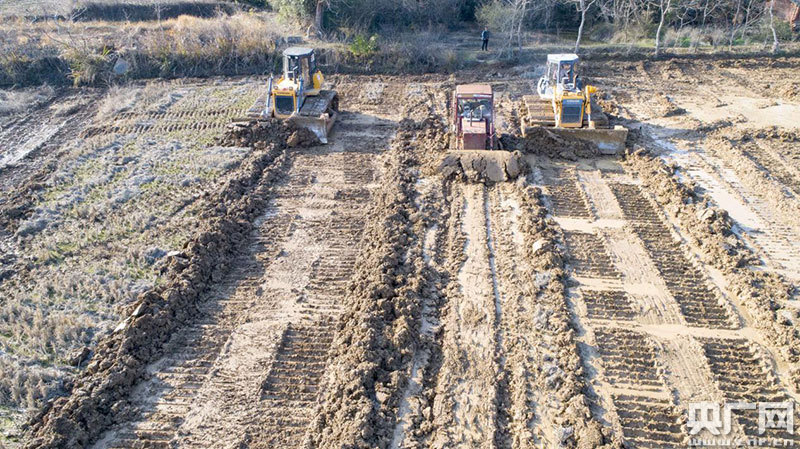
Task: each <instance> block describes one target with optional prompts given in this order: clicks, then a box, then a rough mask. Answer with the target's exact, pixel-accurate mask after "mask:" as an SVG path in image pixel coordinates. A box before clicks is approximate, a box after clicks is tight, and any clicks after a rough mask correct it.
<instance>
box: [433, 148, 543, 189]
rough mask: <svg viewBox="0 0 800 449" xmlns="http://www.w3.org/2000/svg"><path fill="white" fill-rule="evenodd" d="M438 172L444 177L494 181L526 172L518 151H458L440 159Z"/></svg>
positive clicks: (509, 178)
mask: <svg viewBox="0 0 800 449" xmlns="http://www.w3.org/2000/svg"><path fill="white" fill-rule="evenodd" d="M439 172H440V173H441V174H442V176H444V177H445V178H452V177H458V178H461V179H463V180H466V181H469V182H483V183H496V182H503V181H510V180H514V179H516V178H517V177H518V176H519V175H521V174H524V173H526V172H527V164H526V163H525V160H524V159H523V157H522V153H520V152H519V151H515V152H513V153H512V152H509V151H459V152H453V153H450V154H448V155H447V156H445V157H444V159H442V162H441V163H440V164H439Z"/></svg>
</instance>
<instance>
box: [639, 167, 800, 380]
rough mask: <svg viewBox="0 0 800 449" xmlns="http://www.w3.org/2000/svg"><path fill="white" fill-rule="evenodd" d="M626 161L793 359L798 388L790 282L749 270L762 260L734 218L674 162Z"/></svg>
mask: <svg viewBox="0 0 800 449" xmlns="http://www.w3.org/2000/svg"><path fill="white" fill-rule="evenodd" d="M626 165H627V166H628V167H630V168H631V169H632V170H633V171H634V172H635V173H636V174H637V176H638V178H639V179H641V180H642V182H643V183H644V185H645V186H647V187H648V188H649V189H650V191H651V192H653V194H654V197H655V198H656V200H657V201H658V202H659V204H661V205H662V206H663V207H664V209H665V210H666V211H667V212H668V213H670V214H671V215H672V216H673V217H675V218H676V219H677V220H678V221H679V222H680V223H681V226H682V229H683V231H684V232H685V233H686V235H688V236H690V237H691V239H692V241H691V244H692V245H693V246H695V247H697V248H699V249H700V253H701V255H702V256H703V258H704V261H705V262H706V263H708V264H709V265H712V266H714V267H716V268H717V269H719V270H721V271H722V272H723V273H724V275H725V276H726V277H727V278H728V281H729V282H730V291H731V293H733V294H734V295H735V296H736V297H737V299H738V302H739V303H740V304H743V305H744V306H745V307H746V308H747V310H748V312H749V314H750V316H751V318H752V320H753V322H754V323H755V325H756V326H757V327H758V328H759V330H760V331H761V332H763V338H764V340H765V341H768V342H771V343H772V344H773V348H774V350H775V351H777V352H778V353H780V354H781V356H782V357H783V358H784V359H785V360H787V361H788V362H789V363H791V364H792V368H791V371H790V375H791V379H792V384H793V388H794V389H795V391H797V392H800V364H798V362H800V327H798V323H797V320H796V319H794V320H792V319H791V318H789V317H794V316H795V315H796V311H795V309H793V308H787V305H786V304H787V301H790V299H791V295H792V293H793V287H792V286H791V285H790V284H788V283H787V282H786V281H785V279H783V278H782V277H781V276H780V275H778V274H776V273H770V272H767V271H755V270H753V269H752V267H753V266H758V265H761V262H760V260H759V258H758V256H757V255H756V254H754V253H753V252H752V251H751V250H750V249H749V248H748V247H747V246H746V245H745V243H744V242H743V241H742V240H741V239H739V238H738V237H737V236H736V235H735V234H734V233H733V231H732V230H731V227H732V226H733V221H732V220H731V219H730V217H729V216H728V214H727V212H726V211H725V210H721V209H719V208H717V207H715V206H713V205H712V204H711V202H710V201H709V199H708V198H706V197H704V196H703V195H700V194H698V193H697V192H695V191H694V190H693V189H691V188H690V187H688V186H686V185H684V184H682V183H681V182H680V181H679V180H678V179H677V176H676V167H670V166H668V165H666V164H665V163H664V162H662V161H660V160H659V159H656V158H654V157H652V156H650V155H648V154H647V153H645V152H641V151H640V152H634V153H633V154H631V155H628V156H627V158H626Z"/></svg>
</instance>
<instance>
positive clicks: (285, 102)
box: [268, 47, 324, 118]
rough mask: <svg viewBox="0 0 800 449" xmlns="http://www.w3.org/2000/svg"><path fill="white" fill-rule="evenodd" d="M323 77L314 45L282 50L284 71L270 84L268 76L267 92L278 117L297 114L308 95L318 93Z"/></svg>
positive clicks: (311, 95) (270, 104)
mask: <svg viewBox="0 0 800 449" xmlns="http://www.w3.org/2000/svg"><path fill="white" fill-rule="evenodd" d="M323 81H324V78H323V76H322V72H320V71H319V69H318V68H317V59H316V56H315V54H314V49H313V48H307V47H290V48H287V49H286V50H284V51H283V74H282V76H281V78H280V79H279V80H278V81H277V82H276V83H273V81H272V79H271V78H270V84H269V91H270V92H271V96H272V97H273V98H272V101H270V103H269V105H268V106H272V105H274V109H273V111H274V112H273V113H274V115H275V116H277V117H281V118H288V117H290V116H291V115H293V114H295V113H298V112H299V111H300V108H301V107H302V106H303V104H304V102H305V100H306V98H307V97H313V96H316V95H319V92H320V89H322V83H323Z"/></svg>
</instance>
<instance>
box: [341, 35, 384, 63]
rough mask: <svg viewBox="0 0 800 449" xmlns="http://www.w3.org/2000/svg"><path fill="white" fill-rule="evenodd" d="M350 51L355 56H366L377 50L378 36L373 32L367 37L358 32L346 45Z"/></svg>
mask: <svg viewBox="0 0 800 449" xmlns="http://www.w3.org/2000/svg"><path fill="white" fill-rule="evenodd" d="M348 49H349V50H350V53H352V54H353V56H355V57H356V58H368V57H370V56H372V55H374V54H375V53H377V52H378V49H379V47H378V36H377V35H376V34H373V35H372V36H370V37H369V38H367V37H366V36H364V35H363V34H359V35H357V36H356V37H355V39H353V42H352V43H351V44H350V46H349V47H348Z"/></svg>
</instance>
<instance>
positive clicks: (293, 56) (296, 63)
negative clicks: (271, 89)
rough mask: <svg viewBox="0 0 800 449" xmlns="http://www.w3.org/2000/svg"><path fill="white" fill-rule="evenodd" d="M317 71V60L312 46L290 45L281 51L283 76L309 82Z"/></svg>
mask: <svg viewBox="0 0 800 449" xmlns="http://www.w3.org/2000/svg"><path fill="white" fill-rule="evenodd" d="M316 71H317V60H316V57H315V55H314V49H313V48H305V47H291V48H287V49H286V50H284V52H283V78H284V79H286V80H291V81H294V82H295V83H297V82H299V80H301V79H302V80H304V81H305V82H309V81H310V80H311V77H312V76H313V74H314V73H316Z"/></svg>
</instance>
